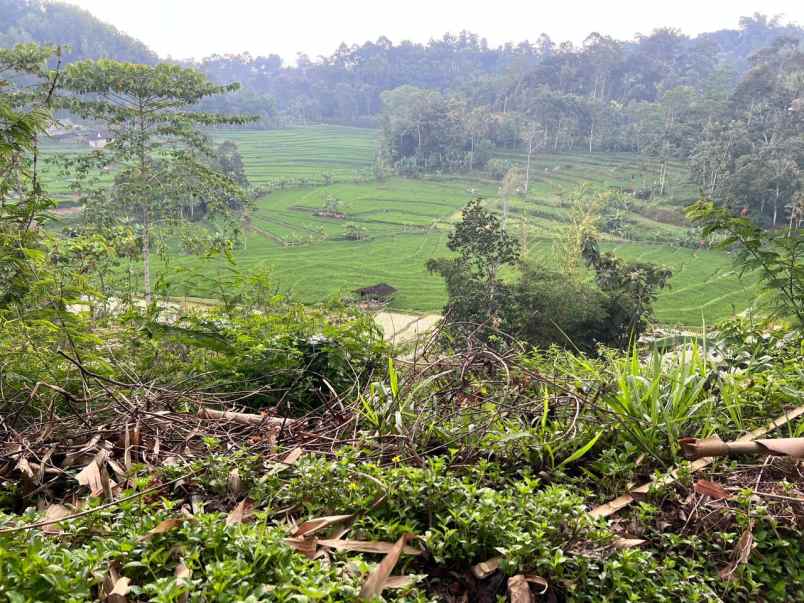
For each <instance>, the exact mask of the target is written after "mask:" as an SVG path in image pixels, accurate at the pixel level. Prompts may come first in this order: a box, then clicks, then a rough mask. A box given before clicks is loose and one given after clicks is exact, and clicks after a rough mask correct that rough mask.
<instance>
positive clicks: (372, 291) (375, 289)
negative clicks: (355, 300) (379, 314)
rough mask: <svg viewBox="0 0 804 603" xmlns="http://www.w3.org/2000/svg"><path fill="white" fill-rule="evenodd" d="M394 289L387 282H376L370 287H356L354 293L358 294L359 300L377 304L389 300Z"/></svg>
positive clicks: (394, 291)
mask: <svg viewBox="0 0 804 603" xmlns="http://www.w3.org/2000/svg"><path fill="white" fill-rule="evenodd" d="M396 291H397V290H396V289H394V288H393V287H392V286H391V285H389V284H387V283H378V284H376V285H372V286H371V287H363V288H362V289H356V290H355V293H356V294H357V295H358V297H359V298H360V301H361V302H365V303H373V304H377V303H385V302H387V301H390V299H391V298H392V297H393V296H394V294H395V293H396Z"/></svg>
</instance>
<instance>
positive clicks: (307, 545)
mask: <svg viewBox="0 0 804 603" xmlns="http://www.w3.org/2000/svg"><path fill="white" fill-rule="evenodd" d="M285 543H286V544H287V545H288V546H289V547H291V548H292V549H294V550H295V551H296V552H298V553H301V554H302V555H304V556H305V557H307V558H308V559H312V558H313V557H315V552H316V549H317V548H318V544H317V540H316V539H315V538H285Z"/></svg>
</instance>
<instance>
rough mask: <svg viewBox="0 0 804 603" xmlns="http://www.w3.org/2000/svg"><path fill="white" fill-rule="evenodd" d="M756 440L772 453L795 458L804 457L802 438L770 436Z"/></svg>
mask: <svg viewBox="0 0 804 603" xmlns="http://www.w3.org/2000/svg"><path fill="white" fill-rule="evenodd" d="M756 442H757V444H759V445H760V446H764V447H765V448H766V449H767V450H768V451H769V452H771V453H772V454H776V455H780V456H789V457H793V458H797V459H800V458H804V438H771V439H767V440H757V441H756Z"/></svg>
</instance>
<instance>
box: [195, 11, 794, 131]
mask: <svg viewBox="0 0 804 603" xmlns="http://www.w3.org/2000/svg"><path fill="white" fill-rule="evenodd" d="M534 32H536V33H534V36H535V39H534V40H532V41H527V40H526V41H523V42H520V43H518V44H515V43H507V44H504V45H502V46H499V47H490V46H489V45H488V43H487V41H486V40H485V39H484V38H482V37H481V36H479V35H477V34H474V33H469V32H461V33H460V34H457V35H452V34H445V35H444V36H443V38H441V39H434V40H431V41H430V42H429V43H427V44H417V43H412V42H406V41H401V42H392V41H391V40H389V39H388V38H386V37H384V36H381V37H379V38H378V39H377V40H376V41H375V42H365V43H364V44H361V45H357V44H353V45H351V46H349V45H347V44H346V43H344V44H341V46H340V47H339V48H338V49H337V50H336V51H335V52H334V53H333V54H332V55H330V56H328V57H318V58H311V57H308V56H306V55H304V54H301V55H299V56H298V59H297V65H296V66H288V65H284V64H283V61H282V59H281V58H280V57H279V56H276V55H270V56H267V57H254V56H251V55H250V54H248V53H244V54H240V55H225V56H221V55H213V56H210V57H207V58H205V59H203V60H201V61H200V62H198V63H197V64H196V66H197V67H199V68H200V69H201V70H202V71H203V72H204V73H206V74H207V75H208V76H209V77H210V78H211V79H212V80H214V81H217V82H219V83H222V82H225V81H238V82H240V83H241V84H242V85H243V88H244V90H247V91H249V92H251V93H253V94H256V95H265V96H266V97H270V98H271V99H273V101H274V102H275V104H276V108H277V110H278V111H280V112H282V113H285V114H287V115H288V116H289V117H290V118H293V119H296V120H302V121H304V120H306V121H333V122H343V123H352V124H354V123H357V122H361V123H363V122H366V121H370V118H372V117H375V116H377V115H378V114H379V113H380V112H381V111H382V100H381V95H382V93H383V92H384V91H386V90H391V89H394V88H397V87H399V86H402V85H406V84H407V85H411V86H416V87H419V88H426V89H432V90H437V91H439V92H440V93H442V94H450V95H460V96H462V97H465V98H466V99H467V100H468V101H469V102H470V103H471V104H473V105H486V106H488V107H490V108H491V109H492V110H494V111H503V112H504V111H508V110H517V109H522V108H524V107H525V106H526V105H527V104H528V103H529V101H530V98H531V97H532V95H533V94H534V93H536V92H541V93H546V92H548V91H549V92H551V93H553V94H556V95H570V96H572V97H574V98H577V99H595V100H603V101H615V102H618V103H629V102H632V101H648V102H651V101H655V100H657V99H658V98H659V97H660V96H661V94H662V92H664V91H667V90H669V89H671V88H674V87H676V86H679V85H687V86H692V87H693V88H694V89H696V90H698V91H700V92H703V91H705V90H707V89H710V88H712V87H713V86H716V85H721V86H724V87H726V88H729V87H733V86H734V85H735V84H736V82H737V80H738V78H739V77H740V76H741V75H742V74H743V73H744V72H745V71H747V70H748V69H749V67H750V62H749V58H750V57H751V55H752V54H754V53H755V52H756V51H757V50H760V49H762V48H767V47H769V46H771V45H772V43H773V42H774V41H775V40H776V39H778V38H780V37H791V38H794V39H801V38H802V37H804V32H803V31H802V29H801V28H800V27H798V26H794V25H784V24H783V23H781V22H780V21H779V20H778V19H769V18H768V17H765V16H763V15H754V16H753V17H745V18H743V19H741V20H740V24H739V28H738V29H724V30H720V31H716V32H711V33H706V34H702V35H700V36H697V37H694V38H693V37H689V36H687V35H684V34H683V33H682V32H680V31H678V30H674V29H669V28H668V29H658V30H656V31H654V32H652V33H647V34H645V35H638V36H637V37H636V39H635V40H629V41H621V40H615V39H613V38H611V37H609V36H606V35H602V34H600V33H596V32H592V33H590V34H589V36H588V37H587V38H586V40H585V41H584V42H583V44H582V45H581V46H575V45H573V44H572V43H569V42H561V41H559V40H553V39H551V38H550V37H549V35H547V34H542V35H540V36H538V35H537V34H538V25H535V26H534ZM347 42H348V41H347Z"/></svg>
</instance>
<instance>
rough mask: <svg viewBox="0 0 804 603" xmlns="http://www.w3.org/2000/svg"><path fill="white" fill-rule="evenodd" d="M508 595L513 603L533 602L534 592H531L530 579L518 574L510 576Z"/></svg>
mask: <svg viewBox="0 0 804 603" xmlns="http://www.w3.org/2000/svg"><path fill="white" fill-rule="evenodd" d="M508 597H509V599H510V601H511V603H531V602H532V601H534V597H533V593H532V592H530V586H529V585H528V581H527V580H525V576H523V575H522V574H517V575H516V576H511V577H510V578H508Z"/></svg>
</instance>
